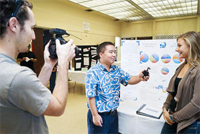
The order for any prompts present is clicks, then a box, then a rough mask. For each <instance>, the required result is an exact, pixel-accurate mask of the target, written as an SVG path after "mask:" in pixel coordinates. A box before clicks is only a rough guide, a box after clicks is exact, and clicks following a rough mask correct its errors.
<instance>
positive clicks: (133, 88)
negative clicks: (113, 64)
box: [120, 39, 183, 105]
mask: <svg viewBox="0 0 200 134" xmlns="http://www.w3.org/2000/svg"><path fill="white" fill-rule="evenodd" d="M176 43H177V42H176V39H170V40H122V42H121V44H122V46H121V68H122V69H123V70H124V71H126V72H128V73H130V74H131V75H138V74H139V72H141V71H142V70H144V69H147V67H150V68H151V70H149V72H150V79H149V80H148V81H147V82H140V83H139V84H137V85H128V86H126V87H125V86H121V93H120V96H121V99H122V100H123V99H132V100H133V101H138V100H140V101H143V102H144V103H147V104H152V105H154V104H155V103H156V104H158V105H162V104H163V102H164V101H165V99H166V96H167V92H166V88H167V86H168V83H169V80H170V78H171V77H172V76H173V74H174V72H175V70H176V68H177V67H178V66H179V65H180V64H181V63H182V62H183V60H182V59H180V58H179V55H178V53H177V52H176V51H175V49H176V47H177V44H176Z"/></svg>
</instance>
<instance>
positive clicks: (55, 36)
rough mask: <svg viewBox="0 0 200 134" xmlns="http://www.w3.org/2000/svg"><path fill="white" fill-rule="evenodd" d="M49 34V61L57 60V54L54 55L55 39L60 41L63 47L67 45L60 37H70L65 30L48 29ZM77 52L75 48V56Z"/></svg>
mask: <svg viewBox="0 0 200 134" xmlns="http://www.w3.org/2000/svg"><path fill="white" fill-rule="evenodd" d="M49 33H50V34H52V35H53V37H52V39H51V42H50V45H49V53H50V56H49V57H50V58H51V59H57V58H58V56H57V53H56V39H58V40H59V41H60V44H61V45H64V44H66V43H67V41H66V40H65V39H64V38H63V37H62V36H63V35H67V36H70V34H68V33H67V32H66V31H65V30H63V29H59V28H54V29H50V30H49ZM78 53H79V51H78V48H77V47H75V54H76V55H78Z"/></svg>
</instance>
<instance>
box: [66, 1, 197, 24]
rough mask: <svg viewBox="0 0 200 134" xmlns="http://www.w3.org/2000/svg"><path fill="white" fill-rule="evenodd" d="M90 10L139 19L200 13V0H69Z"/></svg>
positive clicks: (119, 17) (121, 18)
mask: <svg viewBox="0 0 200 134" xmlns="http://www.w3.org/2000/svg"><path fill="white" fill-rule="evenodd" d="M68 1H71V2H74V3H77V4H80V5H82V6H84V7H87V8H88V11H98V12H100V13H103V14H106V15H109V16H111V17H114V18H115V20H123V21H138V20H152V19H160V18H172V17H183V16H194V15H200V0H68Z"/></svg>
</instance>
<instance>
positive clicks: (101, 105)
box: [85, 61, 132, 112]
mask: <svg viewBox="0 0 200 134" xmlns="http://www.w3.org/2000/svg"><path fill="white" fill-rule="evenodd" d="M131 77H132V76H131V75H129V74H128V73H126V72H124V71H123V70H122V69H121V68H120V67H118V66H116V65H111V68H110V70H109V71H107V70H106V69H105V68H104V66H103V65H102V64H101V63H100V62H99V61H98V63H97V64H96V65H95V66H93V67H92V68H90V69H89V71H88V72H87V73H86V76H85V90H86V96H87V97H95V100H96V106H97V112H109V111H110V110H115V109H117V108H118V106H119V90H120V83H121V84H123V85H124V86H126V85H127V83H128V81H129V80H130V78H131ZM87 107H88V108H89V104H88V102H87Z"/></svg>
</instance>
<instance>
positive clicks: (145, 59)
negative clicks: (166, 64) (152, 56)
mask: <svg viewBox="0 0 200 134" xmlns="http://www.w3.org/2000/svg"><path fill="white" fill-rule="evenodd" d="M148 60H149V56H148V55H147V54H142V55H140V63H141V62H143V63H146V62H147V61H148Z"/></svg>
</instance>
